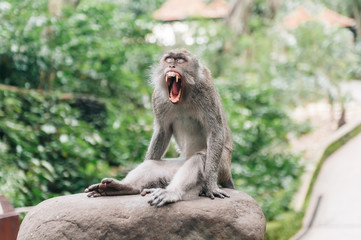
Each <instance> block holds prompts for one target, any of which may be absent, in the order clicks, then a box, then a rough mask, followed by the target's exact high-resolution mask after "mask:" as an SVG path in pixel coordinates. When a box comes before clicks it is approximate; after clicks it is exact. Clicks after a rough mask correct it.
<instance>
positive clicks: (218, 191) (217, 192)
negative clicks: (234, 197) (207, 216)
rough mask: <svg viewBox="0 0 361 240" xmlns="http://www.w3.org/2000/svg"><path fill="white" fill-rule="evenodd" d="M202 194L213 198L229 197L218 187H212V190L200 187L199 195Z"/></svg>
mask: <svg viewBox="0 0 361 240" xmlns="http://www.w3.org/2000/svg"><path fill="white" fill-rule="evenodd" d="M202 195H204V196H206V197H209V198H211V199H214V197H219V198H225V197H227V198H229V195H228V194H227V193H226V192H225V191H223V190H221V189H219V188H214V189H213V190H207V189H202V191H201V192H200V193H199V196H202Z"/></svg>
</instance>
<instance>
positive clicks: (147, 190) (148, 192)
mask: <svg viewBox="0 0 361 240" xmlns="http://www.w3.org/2000/svg"><path fill="white" fill-rule="evenodd" d="M155 190H157V188H144V189H143V191H142V192H141V193H140V195H142V196H143V197H144V196H145V195H147V194H150V193H153V192H154V191H155Z"/></svg>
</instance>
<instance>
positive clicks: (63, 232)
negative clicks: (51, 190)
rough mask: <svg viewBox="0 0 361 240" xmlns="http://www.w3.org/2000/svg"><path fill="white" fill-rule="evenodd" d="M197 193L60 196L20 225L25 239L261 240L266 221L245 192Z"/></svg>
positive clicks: (44, 202) (33, 210)
mask: <svg viewBox="0 0 361 240" xmlns="http://www.w3.org/2000/svg"><path fill="white" fill-rule="evenodd" d="M225 191H226V192H227V193H228V194H229V195H230V196H231V197H230V198H227V199H219V198H218V199H214V200H211V199H209V198H206V197H198V198H197V199H195V200H190V201H181V202H177V203H174V204H170V205H167V206H164V207H160V208H156V207H153V206H150V205H149V204H148V203H147V201H148V199H149V196H145V197H142V196H140V195H131V196H115V197H99V198H88V197H87V196H86V194H75V195H69V196H63V197H56V198H52V199H48V200H46V201H43V202H42V203H40V204H39V205H37V206H36V207H35V208H33V209H32V210H31V211H30V212H29V213H28V214H27V215H26V217H25V219H24V221H23V222H22V224H21V226H20V231H19V234H18V240H23V239H241V240H247V239H252V240H257V239H263V238H264V233H265V230H266V220H265V217H264V215H263V212H262V210H261V208H260V207H259V205H258V204H257V202H256V201H255V200H254V199H253V198H251V197H250V196H248V195H247V194H245V193H242V192H239V191H236V190H230V189H225Z"/></svg>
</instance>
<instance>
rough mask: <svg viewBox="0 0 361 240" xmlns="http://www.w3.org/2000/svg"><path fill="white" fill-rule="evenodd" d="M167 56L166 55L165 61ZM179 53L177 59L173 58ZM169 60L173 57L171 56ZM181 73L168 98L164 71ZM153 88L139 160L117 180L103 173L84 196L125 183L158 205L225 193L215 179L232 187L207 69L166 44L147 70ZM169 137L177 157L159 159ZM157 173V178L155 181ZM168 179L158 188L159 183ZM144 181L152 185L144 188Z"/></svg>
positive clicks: (226, 139)
mask: <svg viewBox="0 0 361 240" xmlns="http://www.w3.org/2000/svg"><path fill="white" fill-rule="evenodd" d="M167 58H171V60H169V62H167V61H166V59H167ZM179 58H182V59H185V62H184V63H177V61H175V60H176V59H179ZM172 60H173V61H172ZM168 71H174V72H177V73H179V74H180V75H181V77H182V78H181V81H183V83H182V87H181V88H182V95H181V99H180V101H179V102H178V103H176V104H173V103H172V102H171V101H170V100H169V89H168V88H169V86H168V85H167V82H166V80H165V77H166V73H167V72H168ZM152 83H153V85H154V93H153V98H152V100H153V101H152V103H153V111H154V132H153V136H152V139H151V141H150V145H149V148H148V151H147V154H146V157H145V159H146V160H145V161H144V163H142V164H141V165H140V166H138V167H137V168H136V169H134V170H133V171H131V172H130V173H129V174H128V175H127V177H126V178H125V179H123V180H122V181H121V182H119V181H117V180H114V179H113V180H112V179H106V180H105V181H104V180H103V181H104V183H103V181H102V183H100V184H95V185H92V186H91V187H89V188H88V189H86V191H87V192H90V193H89V194H88V196H93V197H96V196H101V195H107V194H106V193H107V192H112V193H113V192H114V188H115V189H116V190H117V189H120V190H117V191H119V194H125V192H124V191H123V190H122V188H121V187H120V186H121V185H125V186H131V187H132V190H130V191H129V190H128V192H130V194H133V193H134V192H137V193H138V192H142V195H145V194H147V193H152V194H151V200H150V202H149V203H150V204H151V205H156V206H162V205H164V204H167V203H171V202H176V201H179V200H183V199H185V196H186V195H187V194H189V193H190V192H197V191H198V192H200V193H201V194H204V195H205V196H208V197H210V198H212V199H213V198H214V197H215V196H216V197H220V198H223V197H228V195H227V194H226V193H225V192H224V191H223V190H221V189H219V187H218V185H217V183H218V184H220V185H221V186H223V187H229V188H234V185H233V180H232V176H231V168H230V164H231V153H232V138H231V133H230V130H229V127H228V124H227V120H226V117H225V113H224V110H223V107H222V104H221V100H220V96H219V94H218V93H217V91H216V88H215V86H214V84H213V80H212V77H211V73H210V71H209V70H208V69H207V68H206V67H205V66H203V65H202V64H201V63H200V61H199V60H198V59H197V58H196V57H195V56H194V55H193V54H191V53H190V52H188V51H187V50H183V49H181V50H172V51H170V52H167V53H166V54H164V55H163V57H162V58H161V59H160V61H159V63H158V65H157V66H156V67H155V68H154V71H153V74H152ZM172 136H173V137H174V138H175V140H176V142H177V144H178V146H179V149H180V151H181V156H182V157H184V158H185V161H183V162H176V163H175V162H167V161H161V159H162V157H163V156H164V154H165V152H166V150H167V148H168V145H169V142H170V139H171V137H172ZM160 179H162V184H157V183H159V182H160ZM165 182H166V184H169V185H168V186H167V187H166V188H165V189H161V187H162V185H164V183H165ZM148 186H156V187H155V188H152V189H148V188H147V187H148Z"/></svg>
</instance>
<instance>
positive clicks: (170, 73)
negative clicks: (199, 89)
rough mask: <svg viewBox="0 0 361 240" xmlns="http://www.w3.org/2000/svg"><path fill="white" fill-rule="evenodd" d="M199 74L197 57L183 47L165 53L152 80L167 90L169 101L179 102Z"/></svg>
mask: <svg viewBox="0 0 361 240" xmlns="http://www.w3.org/2000/svg"><path fill="white" fill-rule="evenodd" d="M199 74H200V63H199V61H198V59H197V58H196V57H195V56H194V55H193V54H191V53H190V52H188V51H187V50H185V49H175V50H171V51H169V52H167V53H165V54H164V55H163V56H162V58H161V59H160V62H159V64H158V66H157V67H156V69H155V72H154V75H153V82H154V83H155V84H156V86H159V87H161V88H162V89H163V90H164V91H166V92H167V94H168V97H169V101H171V103H173V104H176V103H179V102H180V101H181V100H182V99H183V98H184V97H185V96H186V94H187V91H189V89H190V86H191V85H194V84H195V80H196V79H197V78H198V76H199Z"/></svg>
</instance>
